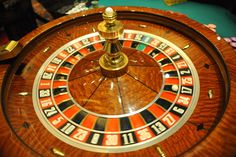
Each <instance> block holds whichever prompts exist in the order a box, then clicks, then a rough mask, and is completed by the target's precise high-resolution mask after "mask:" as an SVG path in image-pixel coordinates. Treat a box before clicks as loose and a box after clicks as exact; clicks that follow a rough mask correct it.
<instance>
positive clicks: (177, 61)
mask: <svg viewBox="0 0 236 157" xmlns="http://www.w3.org/2000/svg"><path fill="white" fill-rule="evenodd" d="M1 60H2V61H1V65H0V69H1V71H0V72H1V73H0V76H1V77H0V78H1V79H0V80H1V117H0V122H1V134H0V146H1V147H0V148H1V156H8V157H10V156H47V157H48V156H99V157H100V156H101V157H102V156H117V157H120V156H121V157H123V156H140V157H141V156H145V155H148V156H155V157H156V156H161V157H164V156H199V155H202V156H234V155H235V152H236V150H235V146H236V135H235V131H236V125H235V124H236V117H235V115H236V106H235V103H236V100H235V99H234V97H235V93H236V91H235V90H236V89H235V86H236V82H235V81H236V80H235V79H236V76H235V75H236V73H235V71H234V68H236V54H235V52H234V50H233V49H232V48H231V47H230V46H229V45H228V44H227V42H226V41H224V40H223V39H222V38H221V37H220V36H218V35H217V34H215V33H214V32H212V31H211V30H209V29H208V28H207V27H206V26H204V25H202V24H200V23H197V22H196V21H193V20H191V19H189V18H188V17H187V16H185V15H182V14H178V13H174V12H171V11H161V10H156V9H151V8H140V7H113V9H111V8H107V9H105V8H98V9H94V10H88V11H86V12H82V13H78V14H74V15H68V16H64V17H61V18H59V19H56V20H54V21H52V22H50V23H48V24H46V25H43V26H41V27H39V28H37V29H36V30H34V31H33V32H31V33H29V34H28V35H26V36H25V37H23V38H22V39H21V40H20V41H19V42H17V43H15V47H14V46H13V48H12V50H11V51H9V52H6V51H4V52H1Z"/></svg>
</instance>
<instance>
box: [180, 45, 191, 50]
mask: <svg viewBox="0 0 236 157" xmlns="http://www.w3.org/2000/svg"><path fill="white" fill-rule="evenodd" d="M189 47H190V45H185V46H184V47H183V48H182V50H186V49H188V48H189Z"/></svg>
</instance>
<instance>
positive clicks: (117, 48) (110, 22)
mask: <svg viewBox="0 0 236 157" xmlns="http://www.w3.org/2000/svg"><path fill="white" fill-rule="evenodd" d="M102 16H103V21H102V22H100V23H99V24H98V31H99V34H100V35H101V36H102V37H103V38H104V39H105V40H106V41H105V45H104V49H103V50H104V51H105V54H103V55H102V56H101V57H100V59H99V65H100V68H101V72H102V74H103V75H104V76H106V77H119V76H121V75H123V74H125V73H126V72H127V65H128V57H127V56H126V55H125V54H124V53H123V52H121V48H122V47H121V44H120V42H119V40H118V39H119V37H120V36H121V35H122V33H123V30H124V27H123V24H122V23H121V22H120V21H118V20H116V18H117V14H116V12H115V11H114V10H113V9H112V8H109V7H108V8H106V10H105V12H104V13H103V14H102Z"/></svg>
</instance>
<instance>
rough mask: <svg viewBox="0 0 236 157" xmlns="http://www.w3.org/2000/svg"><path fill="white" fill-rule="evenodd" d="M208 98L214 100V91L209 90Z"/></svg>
mask: <svg viewBox="0 0 236 157" xmlns="http://www.w3.org/2000/svg"><path fill="white" fill-rule="evenodd" d="M208 97H209V99H212V98H213V90H212V89H210V90H208Z"/></svg>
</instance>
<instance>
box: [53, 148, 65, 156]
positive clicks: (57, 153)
mask: <svg viewBox="0 0 236 157" xmlns="http://www.w3.org/2000/svg"><path fill="white" fill-rule="evenodd" d="M52 152H53V154H55V155H57V156H65V154H64V153H63V152H62V151H60V150H59V149H57V148H52Z"/></svg>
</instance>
